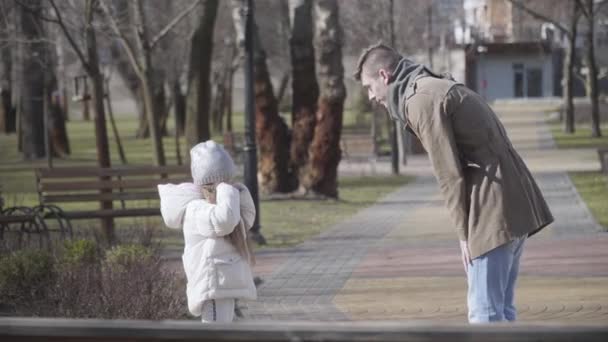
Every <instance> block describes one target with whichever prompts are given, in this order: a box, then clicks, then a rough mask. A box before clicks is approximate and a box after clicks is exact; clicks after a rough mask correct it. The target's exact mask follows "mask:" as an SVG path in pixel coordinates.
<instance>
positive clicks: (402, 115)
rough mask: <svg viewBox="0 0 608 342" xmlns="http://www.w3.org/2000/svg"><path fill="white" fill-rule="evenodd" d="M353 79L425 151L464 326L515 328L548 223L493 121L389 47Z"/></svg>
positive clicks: (374, 50)
mask: <svg viewBox="0 0 608 342" xmlns="http://www.w3.org/2000/svg"><path fill="white" fill-rule="evenodd" d="M355 78H356V79H357V80H360V81H361V84H362V86H363V87H364V88H366V89H367V91H368V95H369V98H370V100H375V101H377V102H379V103H381V104H382V105H384V106H385V107H386V108H387V109H388V111H389V115H390V117H391V118H392V119H393V120H395V121H398V122H400V123H401V125H402V126H403V127H404V128H405V129H407V130H410V131H411V132H412V133H414V134H415V135H416V136H417V137H418V138H419V139H420V141H421V142H422V145H423V146H424V148H425V149H426V151H427V152H428V155H429V159H430V161H431V164H432V166H433V170H434V173H435V177H436V179H437V181H438V183H439V188H440V191H441V194H442V195H443V197H444V200H445V203H446V206H447V208H448V210H449V212H450V215H451V217H452V220H453V221H454V224H455V226H456V233H457V235H458V238H459V239H460V248H461V251H462V261H463V265H464V268H465V272H466V273H467V280H468V296H467V304H468V309H469V315H468V316H469V322H471V323H480V322H495V321H504V320H507V321H514V320H515V319H516V310H515V307H514V305H513V299H514V288H515V282H516V279H517V274H518V271H519V259H520V256H521V254H522V250H523V245H524V242H525V239H526V237H528V236H531V235H532V234H535V233H536V232H538V231H539V230H541V229H542V228H544V227H545V226H547V225H548V224H549V223H551V222H552V221H553V216H552V215H551V212H550V211H549V208H548V206H547V204H546V202H545V200H544V198H543V196H542V194H541V192H540V190H539V188H538V186H537V185H536V183H535V181H534V179H533V178H532V175H531V174H530V171H529V170H528V168H527V167H526V165H525V164H524V162H523V160H522V159H521V157H520V156H519V155H518V154H517V152H516V151H515V149H514V148H513V145H512V144H511V141H510V140H509V138H508V137H507V134H506V132H505V129H504V127H503V126H502V124H501V123H500V121H499V120H498V117H497V116H496V114H495V113H494V112H493V111H492V109H491V108H490V107H489V106H488V105H487V104H486V102H485V101H484V100H483V99H482V98H481V97H480V96H479V95H478V94H477V93H475V92H473V91H472V90H470V89H468V88H466V87H465V86H464V85H462V84H460V83H457V82H455V81H454V80H452V79H451V78H449V77H443V76H440V75H437V74H434V73H433V72H432V71H430V70H429V69H427V68H426V67H424V66H422V65H419V64H416V63H414V62H412V61H410V60H408V59H406V58H403V57H401V56H400V55H399V54H398V53H397V52H395V51H394V50H393V49H392V48H390V47H388V46H386V45H382V44H376V45H373V46H371V47H369V48H368V49H366V50H365V51H364V52H363V54H362V55H361V57H360V58H359V62H358V66H357V72H356V73H355Z"/></svg>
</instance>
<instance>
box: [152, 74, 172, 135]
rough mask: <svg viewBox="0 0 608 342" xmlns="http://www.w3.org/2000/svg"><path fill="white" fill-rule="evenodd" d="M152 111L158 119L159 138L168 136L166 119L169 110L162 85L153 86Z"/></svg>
mask: <svg viewBox="0 0 608 342" xmlns="http://www.w3.org/2000/svg"><path fill="white" fill-rule="evenodd" d="M157 77H158V75H157ZM163 79H164V77H163ZM162 82H164V80H163V81H162ZM154 110H155V111H156V112H157V113H156V114H155V115H156V117H157V118H159V127H158V130H159V134H160V136H161V137H165V136H168V135H169V134H168V133H167V119H168V118H169V108H168V106H167V93H166V92H165V87H164V85H163V84H162V83H161V84H160V85H159V84H158V82H157V84H155V85H154Z"/></svg>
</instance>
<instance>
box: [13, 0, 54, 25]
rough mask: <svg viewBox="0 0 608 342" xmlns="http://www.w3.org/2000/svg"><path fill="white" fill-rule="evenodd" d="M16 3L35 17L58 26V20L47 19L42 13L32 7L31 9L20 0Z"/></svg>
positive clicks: (16, 0)
mask: <svg viewBox="0 0 608 342" xmlns="http://www.w3.org/2000/svg"><path fill="white" fill-rule="evenodd" d="M15 3H17V5H19V6H20V7H21V8H23V10H25V11H26V12H28V13H29V14H32V15H35V16H37V17H38V18H40V20H42V21H47V22H49V23H55V24H57V19H53V18H48V17H45V16H44V15H42V13H40V11H34V10H33V9H32V8H31V7H29V6H28V5H26V4H24V3H22V2H21V1H19V0H15Z"/></svg>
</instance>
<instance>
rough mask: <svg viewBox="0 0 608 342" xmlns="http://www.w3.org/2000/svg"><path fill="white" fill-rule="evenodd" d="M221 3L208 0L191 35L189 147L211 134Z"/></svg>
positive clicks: (187, 110) (188, 115)
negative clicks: (212, 77)
mask: <svg viewBox="0 0 608 342" xmlns="http://www.w3.org/2000/svg"><path fill="white" fill-rule="evenodd" d="M218 4H219V1H218V0H207V1H206V2H205V5H204V8H203V11H204V12H203V15H202V16H201V17H200V21H199V23H198V27H197V28H196V31H195V32H194V35H193V36H192V48H191V51H190V68H189V71H188V95H187V99H186V106H187V109H186V144H187V145H188V148H191V147H193V146H194V145H196V144H198V143H199V142H202V141H205V140H209V138H210V137H211V133H210V127H209V110H210V106H209V102H210V99H211V83H210V81H209V77H210V73H211V57H212V55H213V30H214V27H215V18H216V16H217V9H218Z"/></svg>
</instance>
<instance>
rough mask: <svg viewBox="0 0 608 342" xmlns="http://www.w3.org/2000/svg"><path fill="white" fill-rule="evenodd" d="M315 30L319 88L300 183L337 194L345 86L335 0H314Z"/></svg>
mask: <svg viewBox="0 0 608 342" xmlns="http://www.w3.org/2000/svg"><path fill="white" fill-rule="evenodd" d="M315 31H316V35H315V50H316V52H317V57H316V70H317V79H318V80H319V89H320V92H319V101H318V105H317V115H316V119H317V123H316V125H315V132H314V136H313V140H312V143H311V145H310V151H309V161H308V165H307V168H306V174H305V175H304V178H303V184H302V185H303V186H304V188H305V189H307V190H312V191H314V192H316V193H320V194H323V195H325V196H329V197H338V164H339V163H340V158H341V151H340V135H341V131H342V114H343V110H344V99H345V98H346V89H345V87H344V67H343V65H342V30H341V27H340V23H339V10H338V3H337V1H336V0H317V1H316V2H315Z"/></svg>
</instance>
